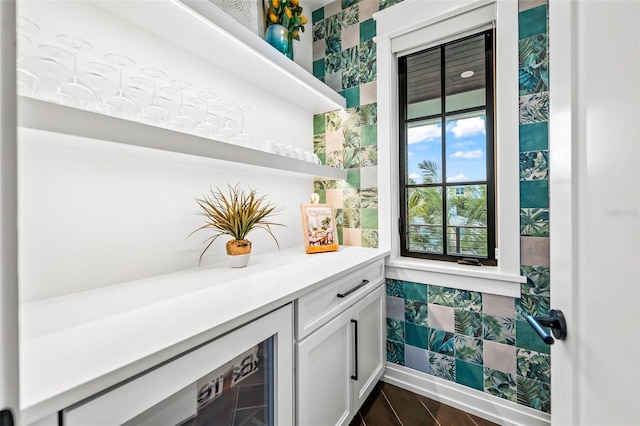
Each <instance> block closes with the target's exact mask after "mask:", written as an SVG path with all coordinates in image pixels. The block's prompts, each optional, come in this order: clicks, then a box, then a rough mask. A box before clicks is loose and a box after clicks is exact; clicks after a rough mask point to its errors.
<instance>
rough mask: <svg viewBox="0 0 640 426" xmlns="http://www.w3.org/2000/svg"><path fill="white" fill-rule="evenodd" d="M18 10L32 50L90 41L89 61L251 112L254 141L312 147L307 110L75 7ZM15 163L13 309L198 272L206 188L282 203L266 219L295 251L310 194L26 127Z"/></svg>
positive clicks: (257, 248)
mask: <svg viewBox="0 0 640 426" xmlns="http://www.w3.org/2000/svg"><path fill="white" fill-rule="evenodd" d="M80 12H82V13H80ZM19 14H21V15H23V16H25V17H27V18H29V19H31V20H32V21H34V22H36V23H37V24H38V25H40V27H41V30H40V32H38V33H36V34H33V35H30V36H31V37H32V38H33V39H34V44H33V45H32V46H31V49H32V50H31V53H33V54H36V52H37V48H36V46H37V45H38V44H40V43H45V42H51V41H52V40H54V37H55V35H56V34H60V33H66V34H72V35H76V36H80V37H82V38H85V39H87V40H88V41H90V42H91V43H92V44H93V46H94V49H93V51H92V52H91V56H92V57H94V58H96V59H97V60H100V59H101V58H102V57H103V55H104V54H105V53H108V52H114V53H120V54H124V55H127V56H129V57H131V58H133V59H135V60H136V62H137V66H138V67H144V66H149V67H156V68H160V69H162V70H164V71H165V72H166V73H167V74H169V79H181V80H186V81H188V82H190V83H192V84H193V85H194V86H196V87H198V88H200V89H201V90H210V91H213V92H217V93H219V94H220V95H221V96H222V97H229V98H232V99H234V100H236V101H237V102H239V103H241V104H246V105H249V106H251V107H252V110H251V111H250V112H249V113H248V114H247V126H246V127H247V130H248V131H249V132H250V133H252V134H254V135H255V137H256V138H257V139H258V140H260V141H263V140H267V139H273V140H277V141H282V142H284V143H286V144H290V145H293V146H296V147H300V148H304V149H311V146H312V133H313V131H312V115H311V114H309V113H307V112H305V111H302V110H300V109H298V108H296V107H292V106H290V105H289V104H287V103H285V102H284V101H282V100H280V99H278V98H275V97H273V96H272V95H266V94H265V93H264V92H260V91H259V90H257V89H256V88H255V86H253V85H252V84H251V83H249V82H246V81H241V80H237V79H236V78H235V77H233V76H231V75H228V74H226V73H223V72H221V71H220V69H219V68H217V67H216V66H215V65H214V64H211V63H208V62H205V61H203V60H201V59H198V58H195V57H193V56H192V55H189V54H186V53H184V52H183V51H180V50H178V49H176V48H175V47H173V46H171V45H167V44H166V43H162V42H158V40H157V39H155V38H154V37H153V36H152V35H150V34H148V33H145V32H143V31H140V30H137V29H135V28H132V27H130V26H128V25H127V24H125V23H124V22H122V21H119V20H117V19H115V18H113V17H111V16H110V15H107V14H106V13H104V12H102V11H100V10H97V9H93V8H92V7H91V6H89V5H87V4H86V3H84V2H44V3H42V2H31V1H26V2H23V3H21V4H20V10H19ZM89 16H90V19H89ZM173 30H177V29H171V28H168V29H167V31H173ZM210 48H212V49H215V46H210ZM84 59H87V58H84ZM256 77H257V78H259V74H258V75H257V76H256ZM256 155H259V153H258V152H256ZM18 167H19V244H20V248H19V250H20V252H19V255H20V268H19V269H20V271H19V272H20V295H21V302H22V303H27V302H31V301H35V300H39V299H42V298H47V297H54V296H59V295H63V294H67V293H69V292H74V291H81V290H85V289H90V288H95V287H100V286H105V285H110V284H117V283H122V282H126V281H129V280H133V279H138V278H143V277H147V276H150V275H155V274H161V273H166V272H171V271H176V270H180V269H185V268H191V267H197V264H198V256H199V254H200V251H201V249H202V248H203V247H204V246H203V245H201V241H202V240H204V239H205V238H206V237H207V234H206V233H204V232H203V233H199V234H197V235H194V236H192V237H191V238H189V239H186V237H187V235H188V234H189V233H190V232H191V231H192V230H194V229H195V228H197V227H198V226H199V224H200V223H201V219H200V218H198V216H197V215H196V214H195V212H196V211H197V205H196V203H195V201H194V198H195V197H201V196H202V195H203V194H204V193H206V192H207V191H208V190H209V187H210V186H216V185H217V186H221V187H224V186H226V184H227V183H231V184H235V183H237V182H242V183H244V184H247V185H250V186H251V187H252V188H255V189H257V190H258V191H259V193H260V194H265V195H268V196H269V200H270V201H273V202H274V203H277V204H278V205H281V206H283V207H284V208H285V210H284V211H283V212H282V213H281V214H280V215H279V216H277V218H276V219H277V221H278V222H282V223H285V224H287V225H288V226H287V227H286V228H277V229H276V230H275V234H276V236H277V238H278V240H279V242H280V245H281V247H291V246H295V245H298V244H299V245H301V247H302V237H301V224H300V213H299V204H300V203H303V202H308V199H309V193H310V192H312V187H313V186H312V185H313V178H312V177H310V176H309V177H307V176H300V175H290V174H289V175H283V174H277V173H275V174H274V173H272V172H270V171H268V170H265V169H260V168H250V167H242V166H239V165H235V164H229V163H223V162H218V161H214V160H204V159H197V158H194V157H189V156H186V155H180V154H172V153H162V152H156V151H153V150H144V149H140V148H135V147H125V146H120V145H117V144H110V143H104V142H100V141H93V140H84V139H81V138H75V137H69V136H64V135H54V134H49V133H46V132H39V131H34V130H25V129H21V131H20V134H19V165H18ZM250 239H251V240H252V241H253V242H254V253H260V252H264V251H270V250H277V246H276V244H275V242H274V241H273V240H272V239H271V237H270V236H269V235H268V234H267V233H265V232H262V231H256V232H255V233H252V234H250ZM225 241H226V240H224V241H223V239H221V240H220V241H218V242H216V243H215V245H214V246H213V247H212V248H211V249H210V252H211V256H208V257H205V259H204V262H203V263H204V264H210V263H212V262H215V261H221V260H224V259H223V258H224V255H223V253H224V242H225Z"/></svg>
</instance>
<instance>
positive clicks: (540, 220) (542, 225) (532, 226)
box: [520, 209, 549, 237]
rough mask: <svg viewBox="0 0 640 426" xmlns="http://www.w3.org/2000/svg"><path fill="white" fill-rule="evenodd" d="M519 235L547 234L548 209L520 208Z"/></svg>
mask: <svg viewBox="0 0 640 426" xmlns="http://www.w3.org/2000/svg"><path fill="white" fill-rule="evenodd" d="M520 235H526V236H531V237H548V236H549V209H520Z"/></svg>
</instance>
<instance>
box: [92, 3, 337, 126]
mask: <svg viewBox="0 0 640 426" xmlns="http://www.w3.org/2000/svg"><path fill="white" fill-rule="evenodd" d="M90 3H91V4H94V5H95V6H96V7H98V8H100V9H102V10H104V11H106V12H108V13H110V14H112V15H114V16H116V17H117V18H119V19H121V20H123V21H125V22H128V23H130V24H132V25H135V26H136V27H138V28H141V29H144V30H146V31H148V32H149V33H151V34H153V35H154V36H156V37H158V38H160V39H162V40H165V41H166V42H167V43H170V44H173V45H175V46H177V47H179V48H180V49H183V50H184V51H187V52H189V53H191V54H193V55H195V56H197V57H199V58H202V59H204V60H206V61H208V62H210V63H212V64H215V65H216V66H218V67H220V68H221V69H223V70H225V71H227V72H229V73H231V74H233V75H235V76H237V77H239V78H242V79H245V80H247V81H250V82H252V83H253V84H255V85H256V86H258V87H260V88H262V89H264V90H265V91H267V92H269V93H272V94H273V95H274V96H278V97H280V98H282V99H284V100H286V101H288V102H290V103H292V104H294V105H296V106H298V107H299V108H301V109H303V110H306V111H309V112H311V113H314V114H318V113H323V112H327V111H333V110H336V109H341V108H344V107H345V105H346V101H345V99H344V97H342V96H341V95H339V94H338V93H336V92H335V91H334V90H333V89H331V88H330V87H328V86H327V85H325V84H324V83H323V82H321V81H319V80H318V79H317V78H315V77H314V76H313V75H312V74H311V73H309V72H308V71H307V70H305V69H304V68H302V67H301V66H300V65H298V64H296V63H295V62H293V61H291V60H290V59H288V58H287V57H285V56H284V55H283V54H281V53H280V52H278V51H277V50H276V49H274V48H273V47H272V46H270V45H269V44H268V43H267V42H266V41H264V40H263V39H262V38H260V37H259V36H258V35H256V34H254V33H252V32H251V31H250V30H248V29H247V28H245V27H244V26H242V25H241V24H239V23H238V22H236V21H235V20H234V19H233V18H231V17H230V16H228V15H227V14H225V13H224V12H223V11H222V10H220V9H219V8H218V7H216V6H215V5H214V4H212V3H211V2H210V1H208V0H183V1H182V2H180V1H177V0H157V1H138V0H131V1H95V2H94V1H91V2H90ZM176 29H179V30H176Z"/></svg>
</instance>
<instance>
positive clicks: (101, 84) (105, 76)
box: [86, 62, 118, 116]
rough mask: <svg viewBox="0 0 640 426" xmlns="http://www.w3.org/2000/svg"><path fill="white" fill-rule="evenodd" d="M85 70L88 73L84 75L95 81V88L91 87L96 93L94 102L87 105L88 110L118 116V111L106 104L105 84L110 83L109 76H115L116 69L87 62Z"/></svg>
mask: <svg viewBox="0 0 640 426" xmlns="http://www.w3.org/2000/svg"><path fill="white" fill-rule="evenodd" d="M87 68H88V69H89V72H87V73H86V75H87V76H89V77H91V78H92V79H93V80H96V81H97V84H95V86H96V87H92V89H93V90H94V92H95V93H96V100H95V102H92V103H91V104H89V105H88V107H89V110H90V111H94V112H98V113H100V114H106V115H112V116H116V115H118V109H117V108H116V107H115V106H113V105H111V104H110V103H108V102H107V83H108V82H109V81H110V78H109V76H112V75H115V73H116V69H115V68H114V67H112V66H111V65H108V64H105V63H103V62H87Z"/></svg>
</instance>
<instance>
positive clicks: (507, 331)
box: [482, 315, 516, 346]
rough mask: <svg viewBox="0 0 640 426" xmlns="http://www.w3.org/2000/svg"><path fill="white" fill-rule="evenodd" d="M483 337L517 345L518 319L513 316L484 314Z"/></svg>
mask: <svg viewBox="0 0 640 426" xmlns="http://www.w3.org/2000/svg"><path fill="white" fill-rule="evenodd" d="M482 325H483V338H484V339H485V340H491V341H492V342H498V343H504V344H507V345H512V346H513V345H515V343H516V334H515V332H516V327H515V326H516V320H515V319H513V318H506V317H499V316H494V315H484V316H483V318H482Z"/></svg>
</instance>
